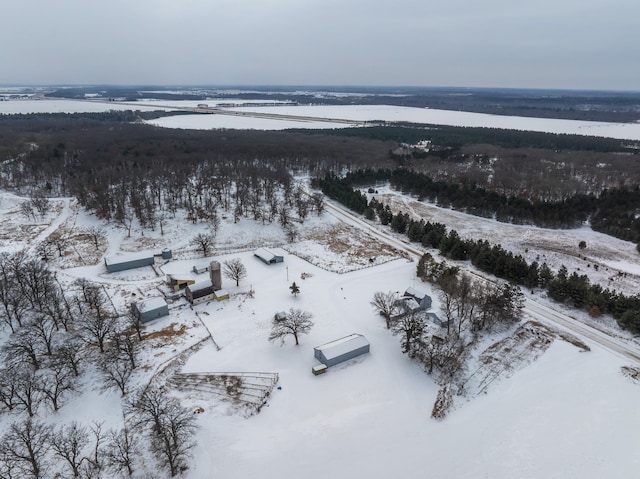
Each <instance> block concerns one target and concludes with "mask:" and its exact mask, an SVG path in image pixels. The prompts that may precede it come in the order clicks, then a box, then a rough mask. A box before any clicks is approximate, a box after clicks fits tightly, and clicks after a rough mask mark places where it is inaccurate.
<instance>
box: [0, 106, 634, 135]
mask: <svg viewBox="0 0 640 479" xmlns="http://www.w3.org/2000/svg"><path fill="white" fill-rule="evenodd" d="M244 101H245V102H250V101H251V100H244ZM242 102H243V100H240V101H235V100H234V101H233V103H242ZM201 103H206V104H207V105H209V106H216V105H218V104H220V103H228V102H227V101H226V100H184V101H171V100H169V101H164V100H150V99H148V100H140V101H137V102H122V103H120V102H108V101H95V100H87V101H81V100H57V99H56V100H53V99H39V100H31V99H29V100H9V101H3V102H0V114H10V113H60V112H65V113H73V112H103V111H109V110H131V109H133V110H141V111H153V110H169V111H170V110H172V109H180V108H194V107H197V106H198V104H201ZM229 110H231V111H238V112H243V113H247V112H256V113H260V114H273V115H282V116H283V117H282V118H281V119H278V118H276V117H274V118H255V117H251V116H241V117H237V116H234V115H213V114H210V115H180V116H176V117H171V116H169V117H164V118H159V119H156V120H151V121H149V123H150V124H153V125H157V126H161V127H166V128H181V129H198V130H210V129H222V128H230V129H255V130H283V129H288V128H308V129H324V128H344V127H345V125H344V124H341V123H339V122H331V121H313V118H319V119H320V118H322V119H329V120H331V119H333V120H350V121H355V122H361V123H363V124H364V123H365V122H371V121H385V122H389V123H394V122H411V123H423V124H434V125H449V126H465V127H486V128H504V129H509V130H528V131H539V132H548V133H561V134H575V135H586V136H602V137H609V138H618V139H622V140H631V141H639V140H640V123H606V122H593V121H579V120H560V119H553V118H528V117H517V116H502V115H488V114H484V113H472V112H465V111H451V110H438V109H429V108H412V107H402V106H392V105H299V106H272V107H256V106H244V107H234V108H229ZM287 115H293V116H297V117H308V118H309V119H308V120H306V121H304V120H300V119H292V118H287Z"/></svg>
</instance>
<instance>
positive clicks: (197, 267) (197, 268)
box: [192, 261, 209, 274]
mask: <svg viewBox="0 0 640 479" xmlns="http://www.w3.org/2000/svg"><path fill="white" fill-rule="evenodd" d="M192 271H193V272H194V273H195V274H202V273H206V272H207V271H209V262H208V261H207V262H206V263H200V264H194V265H193V269H192Z"/></svg>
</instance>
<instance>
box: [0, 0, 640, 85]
mask: <svg viewBox="0 0 640 479" xmlns="http://www.w3.org/2000/svg"><path fill="white" fill-rule="evenodd" d="M6 3H8V4H9V5H3V8H2V25H3V27H2V29H0V44H1V45H3V46H2V48H0V65H2V68H1V69H0V83H32V84H33V83H35V84H43V83H119V84H140V83H145V84H218V85H220V84H245V85H250V84H289V85H292V84H297V85H425V86H429V85H431V86H488V87H492V86H493V87H537V88H583V89H589V88H594V89H631V90H638V89H640V84H639V80H640V62H639V61H638V53H637V46H638V45H640V29H638V28H637V19H638V18H640V2H638V1H637V0H582V1H579V0H538V1H536V2H531V1H527V2H515V1H513V0H485V1H484V2H477V1H475V0H385V1H382V0H340V1H337V0H234V1H231V0H181V1H176V0H126V1H125V0H109V1H104V0H91V1H88V0H58V1H50V0H20V1H19V2H18V1H11V2H6ZM523 3H525V4H524V5H522V4H523Z"/></svg>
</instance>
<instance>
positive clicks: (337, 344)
mask: <svg viewBox="0 0 640 479" xmlns="http://www.w3.org/2000/svg"><path fill="white" fill-rule="evenodd" d="M368 352H369V341H367V338H365V337H364V336H363V335H362V334H357V333H354V334H350V335H349V336H345V337H344V338H340V339H336V340H335V341H331V342H330V343H326V344H323V345H321V346H317V347H315V348H313V356H314V357H315V358H316V359H317V360H318V361H320V362H321V363H322V364H324V365H326V366H327V367H329V366H334V365H336V364H338V363H341V362H343V361H347V360H349V359H353V358H355V357H357V356H360V355H361V354H365V353H368Z"/></svg>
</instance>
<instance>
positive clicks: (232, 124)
mask: <svg viewBox="0 0 640 479" xmlns="http://www.w3.org/2000/svg"><path fill="white" fill-rule="evenodd" d="M278 108H280V107H278ZM282 108H284V107H282ZM146 123H149V124H150V125H156V126H160V127H164V128H176V129H184V130H217V129H222V128H229V129H234V130H286V129H291V128H305V129H312V130H323V129H331V128H345V125H344V123H338V122H328V121H309V120H307V121H305V120H293V119H277V118H256V117H251V116H230V115H180V116H166V117H163V118H156V119H154V120H147V121H146Z"/></svg>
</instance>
